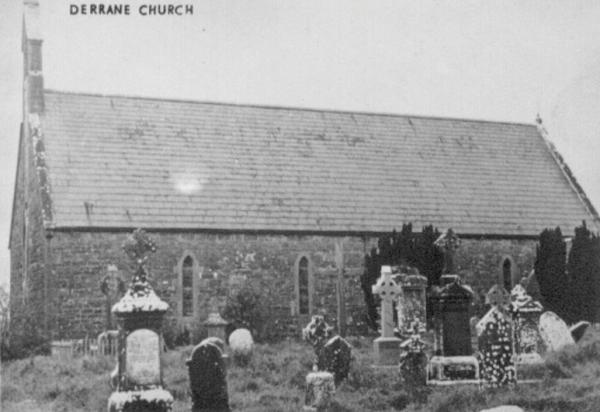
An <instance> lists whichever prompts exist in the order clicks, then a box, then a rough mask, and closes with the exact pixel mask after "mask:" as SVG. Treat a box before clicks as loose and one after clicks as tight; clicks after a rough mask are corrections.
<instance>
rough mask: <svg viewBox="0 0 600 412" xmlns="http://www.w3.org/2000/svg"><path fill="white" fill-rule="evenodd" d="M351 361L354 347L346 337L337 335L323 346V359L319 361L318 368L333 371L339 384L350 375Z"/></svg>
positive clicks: (336, 383)
mask: <svg viewBox="0 0 600 412" xmlns="http://www.w3.org/2000/svg"><path fill="white" fill-rule="evenodd" d="M351 361H352V347H351V346H350V344H349V343H348V341H347V340H346V339H344V338H342V337H341V336H339V335H336V336H334V337H333V338H331V339H330V340H329V341H328V342H327V343H326V344H325V346H324V347H323V352H322V356H321V359H319V361H318V362H317V368H318V369H319V370H324V371H327V372H331V373H332V374H333V378H334V383H335V385H336V386H337V385H339V384H340V383H341V382H342V381H343V380H344V379H346V378H347V377H348V373H349V372H350V362H351Z"/></svg>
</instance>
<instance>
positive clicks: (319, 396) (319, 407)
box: [303, 371, 335, 412]
mask: <svg viewBox="0 0 600 412" xmlns="http://www.w3.org/2000/svg"><path fill="white" fill-rule="evenodd" d="M334 396H335V383H334V379H333V374H332V373H330V372H326V371H319V372H311V373H309V374H308V375H306V395H305V397H304V408H303V410H305V411H311V412H313V411H314V412H325V411H329V410H330V406H331V404H332V401H333V397H334Z"/></svg>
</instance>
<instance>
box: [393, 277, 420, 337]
mask: <svg viewBox="0 0 600 412" xmlns="http://www.w3.org/2000/svg"><path fill="white" fill-rule="evenodd" d="M401 287H402V294H401V298H399V299H398V302H397V304H396V310H397V313H398V330H399V331H400V334H402V335H410V329H411V327H412V324H413V322H415V321H418V322H419V323H421V324H423V325H424V324H425V323H426V322H427V311H426V307H427V296H426V289H427V278H426V277H425V276H421V275H407V276H403V277H402V281H401Z"/></svg>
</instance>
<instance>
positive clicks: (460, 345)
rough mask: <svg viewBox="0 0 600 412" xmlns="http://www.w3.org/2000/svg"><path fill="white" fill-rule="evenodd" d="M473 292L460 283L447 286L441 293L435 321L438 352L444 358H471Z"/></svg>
mask: <svg viewBox="0 0 600 412" xmlns="http://www.w3.org/2000/svg"><path fill="white" fill-rule="evenodd" d="M472 300H473V291H472V290H471V288H470V287H468V286H467V285H461V284H460V283H459V282H454V283H452V284H449V285H446V286H445V287H444V288H442V290H441V291H440V293H439V296H438V299H437V305H436V306H437V308H436V313H435V320H436V323H437V324H438V326H439V329H438V339H437V341H438V345H439V347H438V350H440V351H441V355H442V356H469V355H471V354H472V353H473V349H472V345H471V328H470V314H469V312H470V307H471V301H472Z"/></svg>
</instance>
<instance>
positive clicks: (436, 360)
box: [427, 356, 479, 383]
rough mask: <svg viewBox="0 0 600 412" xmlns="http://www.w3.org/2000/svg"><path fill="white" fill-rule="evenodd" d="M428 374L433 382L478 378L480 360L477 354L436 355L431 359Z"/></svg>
mask: <svg viewBox="0 0 600 412" xmlns="http://www.w3.org/2000/svg"><path fill="white" fill-rule="evenodd" d="M427 375H428V379H429V381H430V382H432V383H435V381H438V382H439V381H462V380H467V381H472V380H478V379H479V362H478V361H477V358H476V357H475V356H434V357H433V358H431V359H430V361H429V365H428V373H427Z"/></svg>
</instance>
